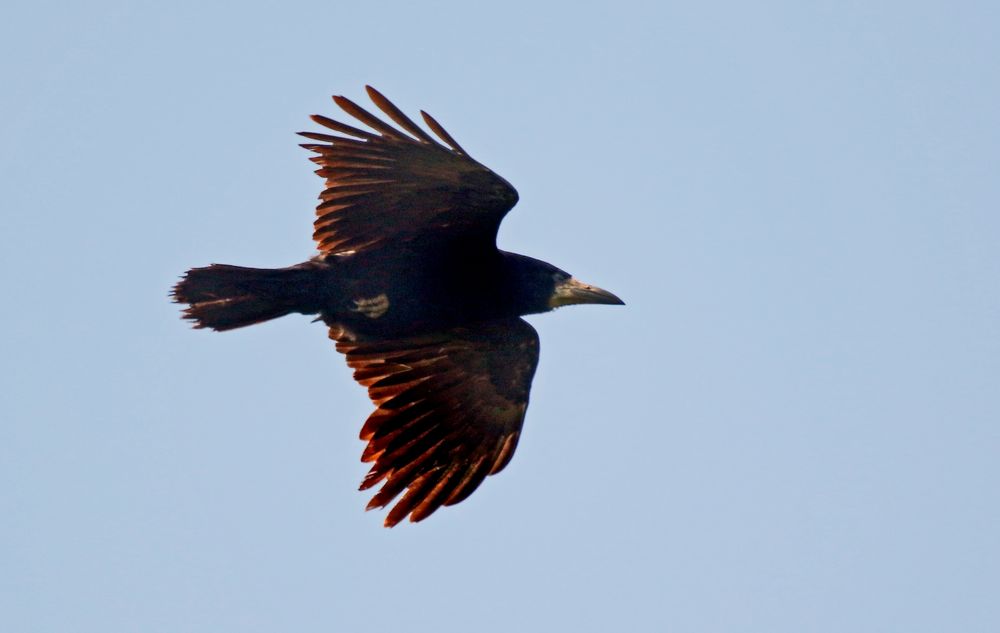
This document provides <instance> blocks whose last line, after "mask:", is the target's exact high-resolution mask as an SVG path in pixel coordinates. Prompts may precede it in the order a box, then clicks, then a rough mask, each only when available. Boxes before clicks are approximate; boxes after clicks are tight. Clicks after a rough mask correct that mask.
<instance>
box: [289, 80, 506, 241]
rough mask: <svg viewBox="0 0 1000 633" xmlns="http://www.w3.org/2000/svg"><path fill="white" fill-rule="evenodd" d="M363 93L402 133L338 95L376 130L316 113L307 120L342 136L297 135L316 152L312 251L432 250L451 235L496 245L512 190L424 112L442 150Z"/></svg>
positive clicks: (374, 94) (375, 95) (380, 99)
mask: <svg viewBox="0 0 1000 633" xmlns="http://www.w3.org/2000/svg"><path fill="white" fill-rule="evenodd" d="M367 89H368V95H369V96H370V97H371V99H372V101H373V102H374V103H375V105H376V106H378V108H379V109H380V110H382V112H384V113H385V114H386V115H387V116H388V117H389V118H390V119H392V120H393V121H395V123H396V124H397V125H399V127H401V128H403V130H405V131H406V132H408V134H406V133H404V132H402V131H400V130H398V129H397V128H395V127H393V126H392V125H389V124H388V123H386V122H385V121H383V120H381V119H379V118H378V117H376V116H374V115H373V114H371V113H370V112H368V111H366V110H364V109H363V108H361V106H359V105H357V104H356V103H354V102H353V101H351V100H349V99H347V98H345V97H334V98H333V99H334V101H335V102H336V103H337V105H339V106H340V107H341V108H342V109H343V110H344V111H345V112H347V113H348V114H350V115H351V116H353V117H354V118H356V119H358V120H359V121H361V122H362V123H364V124H365V125H367V126H368V127H370V128H372V129H373V130H375V132H376V133H372V132H367V131H364V130H360V129H357V128H355V127H352V126H350V125H345V124H343V123H340V122H339V121H334V120H332V119H328V118H326V117H323V116H319V115H314V116H313V117H312V119H313V121H315V122H317V123H319V124H320V125H323V126H325V127H327V128H329V129H331V130H334V131H336V132H339V133H340V134H343V135H345V136H333V135H330V134H319V133H315V132H300V134H301V135H302V136H305V137H307V138H310V139H312V140H315V141H321V142H320V143H306V144H303V147H305V148H306V149H309V150H311V151H313V152H316V153H317V154H318V156H314V157H313V158H312V160H313V161H314V162H316V163H318V164H319V166H320V168H319V169H318V170H316V173H317V174H319V175H320V176H322V177H323V178H325V179H326V189H325V190H324V191H323V193H322V194H320V199H321V200H322V202H321V203H320V205H319V206H318V207H317V208H316V221H315V223H314V228H315V231H314V233H313V239H315V240H316V243H317V247H318V248H319V250H320V251H322V252H324V253H327V254H336V253H346V252H351V251H358V250H361V249H365V248H370V247H372V246H375V245H378V244H384V243H388V244H395V245H398V244H399V242H403V241H407V242H411V243H412V242H418V241H419V245H422V246H424V247H430V248H433V247H434V246H436V245H438V244H440V243H441V241H449V240H453V239H456V238H458V239H476V240H488V241H489V243H490V244H495V239H496V232H497V228H498V227H499V226H500V221H501V220H502V219H503V216H504V215H505V214H506V213H507V211H509V210H510V209H511V207H513V206H514V204H515V203H516V202H517V192H516V191H515V190H514V188H513V187H512V186H511V185H510V184H509V183H508V182H507V181H506V180H504V179H503V178H501V177H500V176H498V175H496V174H495V173H493V172H492V171H490V170H489V169H487V168H486V167H484V166H483V165H481V164H479V163H478V162H476V161H475V160H473V159H472V158H471V157H470V156H469V155H468V154H467V153H466V152H465V150H464V149H462V147H461V146H460V145H459V144H458V143H456V142H455V140H454V139H453V138H452V137H451V135H449V134H448V132H446V131H445V130H444V128H443V127H441V125H440V124H439V123H438V122H437V121H435V120H434V119H433V118H432V117H431V116H430V115H429V114H427V113H426V112H423V111H421V112H420V113H421V114H422V115H423V118H424V121H425V122H426V123H427V125H428V126H429V127H430V128H431V130H433V131H434V133H435V134H437V136H438V137H440V139H441V140H442V141H444V143H446V144H447V145H448V147H445V146H444V145H442V144H440V143H439V142H437V141H436V140H435V139H434V138H433V137H431V136H430V135H429V134H428V133H427V132H425V131H424V130H423V129H421V128H420V127H419V126H417V125H416V124H415V123H414V122H413V121H411V120H410V119H409V118H408V117H407V116H406V115H405V114H403V113H402V112H401V111H400V110H399V109H398V108H397V107H396V106H394V105H393V104H392V103H390V102H389V100H388V99H386V98H385V97H384V96H382V94H380V93H379V92H378V91H376V90H375V89H374V88H372V87H370V86H369V87H368V88H367ZM449 148H450V149H449Z"/></svg>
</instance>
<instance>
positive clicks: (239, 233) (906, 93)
mask: <svg viewBox="0 0 1000 633" xmlns="http://www.w3.org/2000/svg"><path fill="white" fill-rule="evenodd" d="M338 5H341V3H336V2H325V3H319V2H317V3H298V2H289V3H282V4H280V5H279V4H277V3H275V4H270V3H255V2H248V3H241V4H239V5H235V4H233V5H225V4H222V3H220V4H215V5H208V6H205V5H201V4H195V3H144V2H143V3H140V2H110V1H98V2H89V3H62V2H36V3H31V4H30V6H29V4H28V3H22V4H21V5H20V6H16V7H11V8H8V10H7V11H6V12H5V18H4V20H3V24H0V53H2V54H0V85H2V86H3V88H2V89H0V111H2V112H3V117H0V184H2V190H3V192H4V202H3V204H2V209H0V227H2V232H0V235H2V236H3V237H2V239H3V243H4V248H3V249H2V250H0V283H2V286H3V288H4V296H5V300H4V304H3V305H4V309H3V310H2V311H0V327H2V331H3V332H4V333H5V336H4V353H3V354H2V355H0V372H2V379H3V385H4V387H3V389H2V391H0V417H2V425H0V481H2V486H0V542H2V543H3V544H4V545H3V547H2V548H0V628H2V629H3V630H5V631H32V632H35V631H38V632H48V631H53V632H55V631H60V632H61V631H76V632H89V631H94V632H97V631H100V632H101V633H109V632H115V631H143V632H145V633H155V632H160V631H163V632H172V633H173V632H177V631H206V632H208V631H212V632H218V631H276V630H287V631H319V630H324V631H330V630H332V631H355V632H364V631H384V630H400V629H404V628H405V629H406V630H411V631H424V630H434V631H440V632H451V631H468V630H470V629H474V630H477V631H482V632H484V633H489V632H493V631H543V630H569V631H579V632H586V631H595V632H596V631H602V632H603V631H611V630H634V631H672V632H674V631H676V632H683V631H691V632H698V633H704V632H714V631H727V632H732V631H747V632H755V631H768V632H769V633H777V632H789V633H792V632H794V633H801V632H802V631H810V632H812V631H829V632H837V633H842V632H843V631H852V632H854V633H858V632H865V631H872V632H876V631H878V632H882V631H890V630H895V631H908V632H916V631H966V632H974V631H996V630H998V629H1000V606H998V602H997V600H996V596H997V595H998V592H1000V539H998V537H997V534H1000V498H998V492H997V490H998V483H1000V459H998V455H1000V425H998V421H1000V389H998V384H1000V290H998V288H1000V286H998V282H997V280H998V278H1000V248H998V240H1000V213H998V211H1000V180H998V179H997V167H998V165H1000V118H998V117H997V112H1000V74H998V73H997V72H996V71H997V68H996V60H997V59H998V57H1000V45H998V43H997V42H998V41H1000V10H998V9H997V5H996V4H995V3H987V2H958V3H945V2H919V1H918V2H881V3H870V2H812V3H801V2H765V3H753V4H752V5H751V3H731V2H709V3H700V4H697V5H696V4H693V3H684V4H673V3H663V2H657V3H654V2H648V3H642V2H618V3H586V2H584V3H556V2H553V3H539V2H533V3H522V2H505V3H499V4H497V3H494V4H493V5H490V6H489V7H484V6H478V7H476V6H472V4H471V3H461V2H428V3H423V4H420V5H419V6H418V5H417V3H413V4H409V3H370V4H367V5H366V4H365V3H342V6H338ZM366 83H370V84H372V85H374V86H376V87H378V88H379V89H380V90H381V91H383V92H384V93H385V94H386V95H387V96H389V97H390V98H391V99H392V100H393V101H395V102H396V104H397V105H398V106H400V107H401V108H402V109H403V110H404V111H406V112H408V113H411V114H415V113H416V112H417V110H418V109H420V108H423V109H426V110H428V111H429V112H431V113H432V114H434V115H435V116H436V117H437V118H438V119H439V120H440V121H441V122H442V123H443V124H444V125H445V127H447V128H448V130H449V131H450V132H451V133H452V134H453V135H454V136H455V137H456V138H457V139H458V140H459V142H460V143H461V144H462V145H463V146H464V147H465V148H466V149H468V150H469V152H470V153H471V154H472V155H473V156H474V157H476V158H477V159H479V160H481V161H482V162H484V163H486V164H487V165H489V166H490V167H492V168H494V169H495V170H496V171H498V172H499V173H500V174H502V175H503V176H504V177H506V178H507V179H508V180H510V181H511V182H512V183H514V185H515V186H516V187H517V188H518V190H519V192H520V194H521V202H520V203H519V204H518V206H517V207H516V208H515V210H514V212H512V213H511V215H510V216H509V217H508V218H507V220H506V222H505V223H504V226H503V227H502V230H501V234H500V244H501V246H502V247H503V248H505V249H507V250H513V251H517V252H522V253H525V254H528V255H532V256H536V257H541V258H543V259H546V260H548V261H550V262H552V263H553V264H555V265H557V266H559V267H561V268H564V269H566V270H568V271H570V272H572V273H574V274H576V275H577V276H579V277H581V278H583V279H585V280H587V281H591V282H593V283H596V284H598V285H600V286H602V287H606V288H608V289H610V290H613V291H614V292H616V293H617V294H619V295H620V296H621V297H622V298H624V299H625V300H626V302H627V303H628V306H627V307H626V308H624V309H611V308H606V307H582V308H569V309H565V310H560V311H558V312H556V313H554V314H547V315H540V316H537V317H531V318H530V321H531V322H532V323H533V324H534V325H535V327H536V328H537V329H538V331H539V333H540V335H541V339H542V359H541V365H540V367H539V370H538V374H537V377H536V379H535V383H534V389H533V393H532V404H531V406H530V408H529V410H528V416H527V421H526V424H525V431H524V435H523V437H522V440H521V443H520V446H519V448H518V451H517V454H516V455H515V457H514V460H513V461H512V463H511V465H510V466H509V467H508V468H507V470H505V471H504V472H503V473H502V474H500V475H499V476H496V477H492V478H490V479H489V480H487V482H486V483H485V484H484V485H483V487H482V488H481V489H480V490H479V491H477V492H476V494H475V495H473V496H472V497H471V498H470V499H468V500H467V501H465V502H464V503H462V504H461V505H459V506H456V507H454V508H450V509H445V510H443V511H440V512H439V513H437V514H436V515H434V516H433V517H431V519H429V520H427V521H426V522H424V523H421V524H419V525H409V524H405V525H401V526H400V527H398V528H396V529H394V530H385V529H383V528H382V527H381V521H382V518H383V515H382V514H379V513H374V512H372V513H365V512H363V507H364V504H365V503H366V501H367V495H365V494H363V493H358V492H357V491H356V487H357V484H358V482H359V481H360V479H361V477H362V476H363V474H364V472H365V470H366V468H365V466H364V465H363V464H361V463H360V462H359V461H358V458H359V456H360V453H361V450H362V443H361V442H360V441H359V440H358V439H357V432H358V430H359V428H360V425H361V422H362V421H363V419H364V418H365V416H366V415H367V413H368V411H369V403H368V401H367V399H366V397H365V394H364V392H363V390H362V389H361V388H359V387H358V386H357V385H355V384H354V383H353V382H352V381H351V379H350V373H349V371H348V369H347V368H346V366H345V365H344V363H343V360H342V358H340V357H339V356H338V355H337V354H336V353H335V352H334V350H333V347H332V344H331V343H330V342H329V341H328V340H327V339H326V335H325V331H324V329H323V328H322V326H321V325H319V324H310V323H309V320H308V319H307V318H306V317H301V316H299V317H288V318H285V319H282V320H280V321H277V322H274V323H269V324H266V325H263V326H258V327H254V328H249V329H246V330H242V331H236V332H230V333H226V334H213V333H207V332H200V331H198V332H196V331H192V330H190V329H188V327H187V326H186V325H185V324H184V323H182V322H181V321H180V319H179V316H178V310H177V307H176V306H174V305H171V304H170V303H169V302H168V301H167V292H168V290H169V288H170V286H171V285H172V283H173V282H174V281H175V280H176V278H177V277H178V276H179V275H180V274H181V273H182V272H183V271H184V270H185V269H186V268H188V267H191V266H196V265H205V264H207V263H210V262H226V263H235V264H244V265H256V266H283V265H288V264H292V263H296V262H298V261H301V260H303V259H305V258H307V257H308V256H310V255H311V253H312V252H313V251H312V249H313V246H312V243H311V241H310V231H311V229H310V224H311V221H312V208H313V206H314V204H315V197H316V195H317V194H318V192H319V190H320V186H321V181H320V180H319V179H318V178H316V177H315V176H314V175H313V174H312V173H311V170H312V166H311V163H309V162H308V161H307V160H306V159H307V156H308V154H307V153H306V152H305V151H304V150H302V149H300V148H298V147H297V143H298V142H299V139H298V138H297V137H296V136H295V135H294V132H296V131H298V130H302V129H310V126H311V124H310V122H309V121H308V118H307V116H308V115H309V114H311V113H314V112H322V113H326V114H330V113H332V112H334V106H333V104H332V102H331V101H330V100H329V96H330V95H331V94H344V95H347V96H349V97H351V98H355V99H358V100H360V99H362V98H363V96H364V93H363V85H364V84H366Z"/></svg>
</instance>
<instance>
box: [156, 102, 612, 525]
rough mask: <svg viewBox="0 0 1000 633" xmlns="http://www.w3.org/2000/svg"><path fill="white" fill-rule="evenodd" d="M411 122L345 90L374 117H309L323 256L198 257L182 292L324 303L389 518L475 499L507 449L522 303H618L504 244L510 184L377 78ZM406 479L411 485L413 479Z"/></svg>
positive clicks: (220, 321)
mask: <svg viewBox="0 0 1000 633" xmlns="http://www.w3.org/2000/svg"><path fill="white" fill-rule="evenodd" d="M368 94H369V96H370V97H371V99H372V101H373V102H374V103H375V105H376V106H377V107H378V108H379V109H380V110H381V111H382V112H383V113H384V114H385V115H387V116H388V117H389V119H391V120H392V121H393V122H394V123H395V124H396V125H398V126H399V127H400V128H402V130H400V129H397V128H396V127H393V126H392V125H390V124H389V123H386V122H385V121H383V120H381V119H379V118H378V117H376V116H375V115H373V114H371V113H370V112H368V111H367V110H365V109H363V108H361V106H359V105H357V104H356V103H354V102H352V101H350V100H349V99H346V98H344V97H334V101H335V102H336V103H337V105H339V106H340V107H341V108H342V109H343V110H344V111H345V112H347V113H348V114H350V115H351V116H353V117H354V118H355V119H357V120H358V121H360V122H361V123H362V124H364V125H366V126H368V127H369V128H371V129H373V130H375V132H367V131H364V130H362V129H359V128H356V127H353V126H350V125H347V124H344V123H341V122H338V121H334V120H332V119H328V118H326V117H323V116H318V115H316V116H313V117H312V118H313V120H314V121H315V122H316V123H318V124H320V125H322V126H323V127H325V128H328V129H329V130H332V131H334V132H337V133H338V135H332V134H326V133H317V132H301V133H300V134H301V135H302V136H304V137H306V138H308V139H310V140H312V141H315V142H313V143H306V144H304V145H303V147H305V148H306V149H309V150H310V151H312V152H314V153H315V154H316V156H314V157H313V158H312V160H313V161H314V162H316V163H317V164H318V165H319V169H317V171H316V173H317V174H319V175H320V176H321V177H323V178H324V179H325V180H326V189H325V190H324V191H323V192H322V193H321V194H320V200H321V202H320V204H319V206H318V207H317V209H316V220H315V222H314V228H315V231H314V233H313V237H314V239H315V240H316V243H317V246H318V249H319V254H318V255H317V256H315V257H313V258H312V259H310V260H309V261H306V262H304V263H302V264H298V265H296V266H290V267H288V268H283V269H273V270H268V269H257V268H244V267H240V266H229V265H220V264H213V265H211V266H208V267H205V268H194V269H191V270H189V271H188V272H187V273H186V274H185V276H184V277H183V278H182V279H181V281H180V282H179V283H178V284H177V285H176V286H175V287H174V290H173V297H174V299H175V300H176V301H177V302H179V303H185V304H188V307H187V308H186V309H185V311H184V316H185V318H187V319H190V320H192V321H194V323H195V327H199V328H211V329H214V330H230V329H233V328H238V327H243V326H246V325H251V324H253V323H259V322H261V321H266V320H269V319H273V318H277V317H280V316H283V315H285V314H290V313H302V314H310V315H318V318H319V319H321V320H323V321H324V322H325V323H326V324H327V325H328V326H329V329H330V338H332V339H333V340H334V341H336V347H337V350H338V351H340V352H342V353H344V354H345V355H346V358H347V363H348V365H350V366H351V367H352V368H353V369H354V377H355V379H356V380H357V381H358V382H359V383H360V384H362V385H364V386H365V387H367V388H368V393H369V396H370V397H371V399H372V402H373V403H374V404H375V405H376V409H375V411H374V412H373V413H372V414H371V415H370V416H369V417H368V420H367V421H366V422H365V424H364V427H363V428H362V431H361V439H363V440H365V441H367V442H368V444H367V447H366V448H365V451H364V454H363V455H362V459H363V460H364V461H366V462H373V464H372V468H371V470H370V472H369V473H368V475H367V476H366V477H365V479H364V481H363V482H362V484H361V488H362V489H368V488H371V487H373V486H376V485H378V484H381V488H380V489H379V491H378V492H377V493H376V494H375V496H374V497H373V498H372V500H371V502H370V503H369V504H368V507H369V508H373V507H384V506H386V505H388V504H390V503H392V502H393V500H394V499H395V498H396V497H397V496H399V495H400V494H402V495H403V496H402V498H401V499H400V500H398V501H396V503H395V505H394V506H393V508H392V509H391V510H390V511H389V513H388V516H387V517H386V520H385V524H386V525H387V526H392V525H395V524H396V523H398V522H399V521H401V520H402V519H403V518H405V517H406V516H409V517H410V519H411V520H413V521H419V520H421V519H423V518H425V517H426V516H428V515H429V514H431V513H432V512H434V511H435V510H436V509H437V508H439V507H440V506H442V505H452V504H455V503H458V502H459V501H461V500H463V499H465V498H466V497H468V495H469V494H471V493H472V492H473V491H474V490H475V489H476V488H477V487H478V486H479V484H480V483H482V481H483V479H485V478H486V476H487V475H490V474H493V473H496V472H498V471H500V470H501V469H502V468H503V467H504V466H506V464H507V463H508V461H509V460H510V458H511V455H512V454H513V452H514V448H515V447H516V445H517V440H518V437H519V435H520V431H521V425H522V423H523V421H524V414H525V410H526V409H527V405H528V393H529V390H530V387H531V380H532V377H533V376H534V373H535V367H536V365H537V363H538V336H537V334H536V333H535V330H534V328H532V327H531V326H530V325H529V324H528V323H527V322H525V321H524V320H523V319H521V318H520V317H521V316H523V315H526V314H534V313H539V312H546V311H548V310H551V309H553V308H555V307H559V306H562V305H569V304H574V303H604V304H621V303H622V302H621V300H620V299H618V298H617V297H615V296H614V295H613V294H611V293H609V292H607V291H604V290H601V289H600V288H596V287H593V286H589V285H586V284H583V283H581V282H579V281H577V280H576V279H574V278H572V277H571V276H570V275H569V274H567V273H565V272H564V271H562V270H559V269H558V268H556V267H555V266H552V265H550V264H547V263H545V262H542V261H539V260H537V259H532V258H530V257H525V256H523V255H517V254H514V253H508V252H505V251H501V250H499V249H498V248H497V247H496V234H497V229H498V228H499V226H500V222H501V220H502V219H503V217H504V215H506V213H507V212H508V211H509V210H510V209H511V207H513V206H514V204H515V203H516V202H517V199H518V196H517V192H516V191H515V190H514V188H513V187H512V186H511V185H510V184H509V183H508V182H507V181H506V180H504V179H503V178H501V177H500V176H498V175H497V174H495V173H493V172H492V171H490V170H489V169H487V168H486V167H485V166H483V165H481V164H480V163H478V162H476V161H475V160H473V159H472V158H471V157H470V156H469V155H468V153H466V152H465V150H464V149H462V147H461V146H460V145H459V144H458V143H457V142H455V140H454V139H453V138H452V137H451V136H450V135H449V134H448V133H447V132H446V131H445V130H444V128H443V127H441V125H440V124H439V123H438V122H437V121H435V120H434V119H433V118H432V117H430V115H428V114H427V113H425V112H421V114H422V115H423V119H424V121H425V123H427V125H428V127H430V129H431V130H432V131H433V132H434V134H436V135H437V136H438V137H440V139H441V141H443V142H444V145H442V144H441V143H439V142H438V141H436V140H435V139H434V138H433V137H432V136H431V135H430V134H428V133H427V132H425V131H424V130H423V129H421V128H420V127H419V126H418V125H417V124H416V123H414V122H413V121H412V120H411V119H409V118H408V117H407V116H406V115H405V114H403V113H402V112H401V111H400V110H399V109H398V108H396V106H394V105H393V104H392V103H390V102H389V101H388V100H387V99H386V98H385V97H384V96H382V95H381V94H380V93H379V92H377V91H376V90H374V89H373V88H371V87H369V88H368ZM404 491H405V492H404Z"/></svg>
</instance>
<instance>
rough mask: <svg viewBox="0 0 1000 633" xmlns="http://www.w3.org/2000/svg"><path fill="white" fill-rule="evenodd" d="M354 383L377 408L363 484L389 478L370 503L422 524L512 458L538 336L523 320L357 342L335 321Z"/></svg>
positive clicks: (367, 434)
mask: <svg viewBox="0 0 1000 633" xmlns="http://www.w3.org/2000/svg"><path fill="white" fill-rule="evenodd" d="M330 337H331V338H333V339H334V340H336V341H337V350H338V351H340V352H342V353H344V354H346V355H347V364H348V365H350V366H351V367H352V368H353V369H354V379H355V380H357V381H358V382H359V383H361V384H362V385H364V386H366V387H367V388H368V395H369V397H370V398H371V399H372V401H373V402H374V403H375V405H376V406H377V408H376V409H375V411H374V412H373V413H372V414H371V416H370V417H369V418H368V420H367V421H366V422H365V425H364V428H362V430H361V439H363V440H366V441H367V442H368V446H367V447H366V448H365V451H364V454H363V455H362V458H361V459H362V461H366V462H374V464H373V465H372V468H371V470H370V471H369V473H368V475H367V476H366V477H365V479H364V481H363V482H362V484H361V490H365V489H368V488H371V487H372V486H374V485H376V484H378V483H380V482H383V483H382V487H381V489H379V491H378V493H376V494H375V496H374V497H373V498H372V500H371V501H370V502H369V504H368V509H371V508H380V507H384V506H386V505H388V504H389V503H390V502H392V500H393V499H394V498H395V497H396V496H397V495H399V494H400V493H401V492H403V490H404V489H405V490H406V494H405V495H403V497H402V499H400V500H399V501H398V502H396V504H395V506H393V508H392V509H391V510H390V511H389V514H388V516H387V517H386V519H385V524H386V525H387V526H390V527H391V526H393V525H395V524H397V523H399V522H400V521H401V520H402V519H403V518H405V517H406V516H407V515H409V516H410V520H411V521H420V520H421V519H423V518H425V517H427V516H428V515H430V514H431V513H432V512H434V511H435V510H437V509H438V508H439V507H441V506H442V505H453V504H456V503H458V502H459V501H462V500H463V499H465V498H466V497H468V496H469V495H470V494H472V492H473V491H474V490H475V489H476V488H477V487H478V486H479V484H480V483H482V481H483V479H485V478H486V476H487V475H492V474H493V473H496V472H499V471H500V470H501V469H502V468H503V467H504V466H506V465H507V462H508V461H510V458H511V455H513V453H514V448H515V447H516V446H517V440H518V437H519V436H520V433H521V425H522V423H523V421H524V413H525V410H526V409H527V407H528V391H529V389H530V388H531V379H532V377H533V376H534V374H535V367H536V366H537V365H538V334H537V333H536V332H535V329H534V328H533V327H531V325H529V324H528V323H527V322H525V321H524V320H522V319H519V318H512V319H500V320H496V321H488V322H482V323H476V324H472V325H466V326H461V327H455V328H451V329H448V330H444V331H442V332H438V333H434V334H423V335H419V336H414V337H410V338H404V339H398V340H378V341H356V340H350V336H349V334H348V333H347V332H346V331H344V330H342V329H340V328H338V327H336V326H334V327H332V328H331V330H330Z"/></svg>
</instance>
